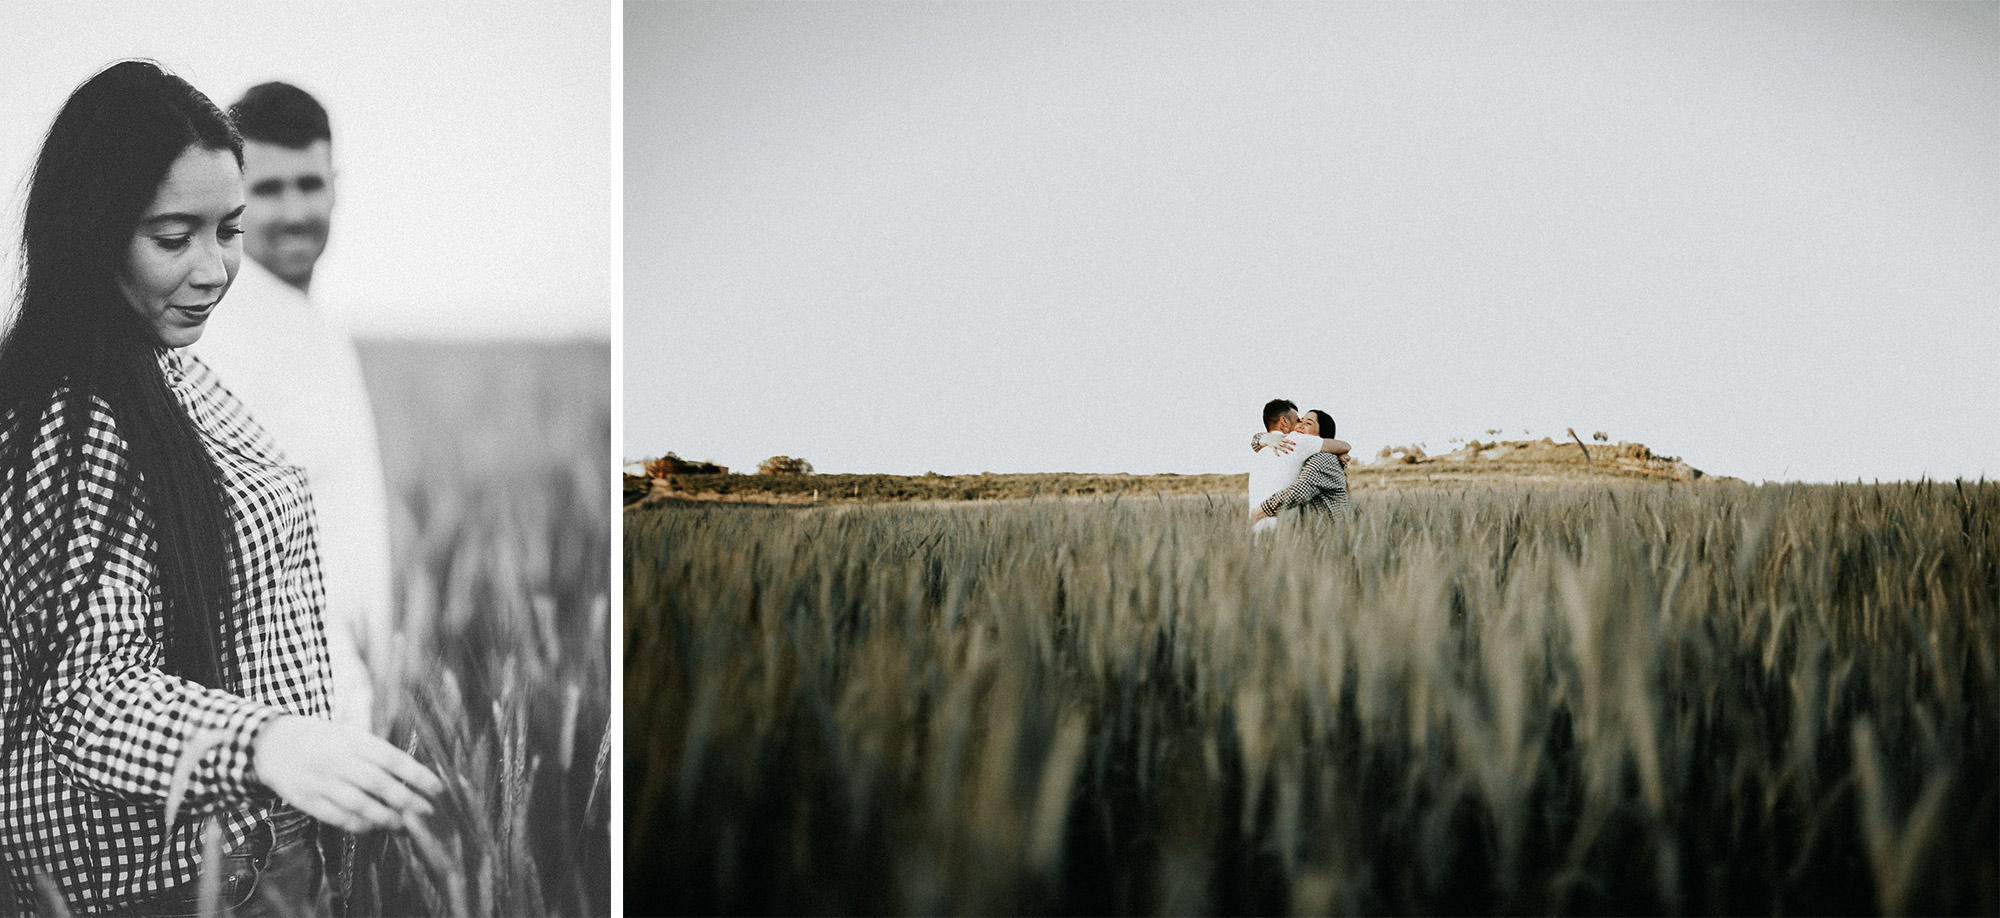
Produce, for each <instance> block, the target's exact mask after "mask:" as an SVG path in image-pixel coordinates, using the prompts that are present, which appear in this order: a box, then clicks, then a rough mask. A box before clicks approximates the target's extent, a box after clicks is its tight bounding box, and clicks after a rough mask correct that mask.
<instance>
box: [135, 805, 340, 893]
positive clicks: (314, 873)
mask: <svg viewBox="0 0 2000 918" xmlns="http://www.w3.org/2000/svg"><path fill="white" fill-rule="evenodd" d="M322 834H325V835H328V836H338V833H333V832H327V833H322V832H321V831H320V826H319V823H318V822H315V821H314V820H313V819H312V817H310V816H307V815H306V814H304V813H301V812H299V811H297V810H295V809H292V808H290V807H286V806H280V807H279V808H278V810H277V811H275V812H273V813H272V814H271V816H270V817H269V818H267V819H265V820H264V821H263V822H261V823H259V824H258V826H257V828H256V829H255V830H253V831H252V832H251V834H250V837H249V838H246V839H244V840H243V842H242V844H239V845H237V846H236V847H235V848H234V849H232V850H230V851H229V852H228V853H226V854H224V855H223V856H222V862H221V863H220V864H218V865H215V868H214V869H215V870H216V871H217V872H218V873H219V874H220V879H221V883H220V891H219V892H220V894H219V895H218V896H217V901H216V905H215V909H214V910H213V911H212V912H208V913H207V914H216V915H233V916H236V918H262V916H279V915H330V914H332V913H333V907H332V901H331V898H330V895H329V894H330V893H331V892H332V890H330V889H328V888H327V885H328V884H327V882H326V880H327V879H328V877H327V871H326V866H327V858H326V857H325V855H324V853H323V852H322V850H321V846H320V842H321V835H322ZM328 840H329V841H331V840H332V839H331V838H330V839H328ZM208 869H209V868H206V867H205V868H204V873H206V872H207V870H208ZM128 914H132V915H144V916H148V918H182V916H186V918H193V916H198V915H202V914H204V911H203V909H202V901H201V878H199V877H197V878H196V879H194V880H193V881H191V882H188V883H185V884H183V885H181V886H178V887H176V888H174V889H170V890H167V891H166V892H163V893H161V894H159V895H157V896H153V897H151V898H149V899H146V900H144V901H141V902H137V903H134V904H132V905H131V906H129V907H128Z"/></svg>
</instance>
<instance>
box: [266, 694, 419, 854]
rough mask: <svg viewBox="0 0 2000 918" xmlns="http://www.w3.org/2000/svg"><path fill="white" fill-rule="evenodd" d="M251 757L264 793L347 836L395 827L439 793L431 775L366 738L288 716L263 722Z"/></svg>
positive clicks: (399, 753)
mask: <svg viewBox="0 0 2000 918" xmlns="http://www.w3.org/2000/svg"><path fill="white" fill-rule="evenodd" d="M251 757H252V761H253V763H254V767H255V769H256V772H257V777H258V779H259V780H261V781H262V782H263V783H264V786H265V787H268V788H270V789H271V792H272V793H275V794H277V795H278V796H279V797H282V798H284V800H285V802H286V803H289V804H291V805H293V806H295V807H298V808H299V810H300V811H301V812H303V813H305V814H306V815H308V816H311V817H313V818H314V819H317V820H319V821H321V822H324V823H328V824H330V825H334V826H338V827H340V828H342V829H345V830H347V831H349V832H369V831H373V830H376V829H401V828H403V827H404V826H405V825H406V824H408V823H409V822H410V821H411V820H414V819H415V818H417V817H419V816H428V815H430V814H431V803H430V802H431V799H432V798H435V797H436V796H437V795H439V794H442V793H444V782H443V781H440V780H438V776H437V775H436V774H434V773H432V772H431V770H430V769H428V768H425V767H424V766H423V765H421V764H419V763H418V762H417V760H416V759H413V758H410V756H409V755H408V754H407V753H405V752H403V750H401V749H398V748H396V747H395V746H392V745H390V744H389V743H388V742H386V741H384V740H382V739H380V738H378V737H376V736H375V735H374V734H372V733H368V732H366V731H363V730H359V729H356V728H354V727H349V726H345V725H342V724H336V723H334V722H332V721H326V720H318V719H316V718H311V717H300V716H298V715H296V714H287V715H284V716H282V717H279V718H278V719H276V720H273V721H271V722H270V723H268V724H265V725H264V729H263V731H262V732H260V733H258V734H257V741H256V742H255V743H254V744H253V745H252V747H251Z"/></svg>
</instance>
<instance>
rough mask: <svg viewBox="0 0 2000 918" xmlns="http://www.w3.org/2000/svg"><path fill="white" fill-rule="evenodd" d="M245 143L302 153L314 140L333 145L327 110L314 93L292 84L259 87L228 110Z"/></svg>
mask: <svg viewBox="0 0 2000 918" xmlns="http://www.w3.org/2000/svg"><path fill="white" fill-rule="evenodd" d="M229 116H230V117H231V118H234V119H236V129H237V130H238V131H240V132H242V134H243V137H244V139H245V140H255V141H259V142H262V143H274V144H277V145H278V146H281V147H289V148H291V149H294V150H302V149H305V148H306V147H309V146H312V142H313V141H315V140H324V141H327V142H328V143H332V142H333V130H332V128H330V127H328V125H327V121H326V109H324V108H321V107H320V104H319V100H317V99H314V98H313V97H312V94H311V93H308V92H306V91H305V90H303V89H300V88H298V87H297V86H293V85H292V84H290V83H277V82H272V83H259V84H257V85H255V86H252V87H250V91H249V92H246V93H244V94H243V98H241V99H238V100H236V104H235V105H231V106H230V107H229Z"/></svg>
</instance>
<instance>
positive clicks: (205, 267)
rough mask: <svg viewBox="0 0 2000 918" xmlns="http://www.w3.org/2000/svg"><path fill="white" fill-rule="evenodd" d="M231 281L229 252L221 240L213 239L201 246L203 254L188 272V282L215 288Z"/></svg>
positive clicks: (199, 286) (205, 287)
mask: <svg viewBox="0 0 2000 918" xmlns="http://www.w3.org/2000/svg"><path fill="white" fill-rule="evenodd" d="M227 283H229V252H228V248H227V246H225V245H224V244H222V243H221V242H217V241H214V240H211V241H209V242H207V243H205V244H204V245H202V247H201V255H200V256H199V258H198V259H197V260H196V261H195V264H194V267H193V268H192V269H191V270H189V272H188V284H189V285H191V286H194V287H197V288H200V289H203V290H213V289H216V288H219V287H221V286H223V285H225V284H227Z"/></svg>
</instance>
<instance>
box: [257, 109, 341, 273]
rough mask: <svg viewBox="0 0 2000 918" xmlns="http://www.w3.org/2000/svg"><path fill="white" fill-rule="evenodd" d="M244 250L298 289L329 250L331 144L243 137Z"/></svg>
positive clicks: (331, 190) (331, 171) (331, 195)
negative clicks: (296, 146) (283, 143)
mask: <svg viewBox="0 0 2000 918" xmlns="http://www.w3.org/2000/svg"><path fill="white" fill-rule="evenodd" d="M243 188H244V190H245V191H246V192H247V200H248V204H249V207H248V209H246V210H245V211H244V212H243V230H244V235H243V251H244V252H245V253H246V254H248V255H249V256H250V257H251V258H254V259H256V260H257V263H258V264H260V265H263V266H264V267H265V268H266V269H268V270H269V271H270V272H271V273H272V274H276V275H277V276H278V278H279V279H280V280H283V281H284V282H285V283H288V284H291V285H292V286H294V287H297V288H299V289H300V290H304V289H306V288H307V287H308V286H310V285H311V284H312V276H313V266H314V265H316V264H318V263H319V256H320V254H321V253H322V252H325V251H326V235H327V224H328V222H329V220H330V219H331V218H332V216H333V148H332V145H331V144H329V143H327V142H326V141H324V140H315V141H313V142H312V143H311V144H310V145H309V146H306V147H304V148H302V149H294V148H292V147H285V146H279V145H278V144H275V143H265V142H263V141H259V140H246V141H244V142H243Z"/></svg>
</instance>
